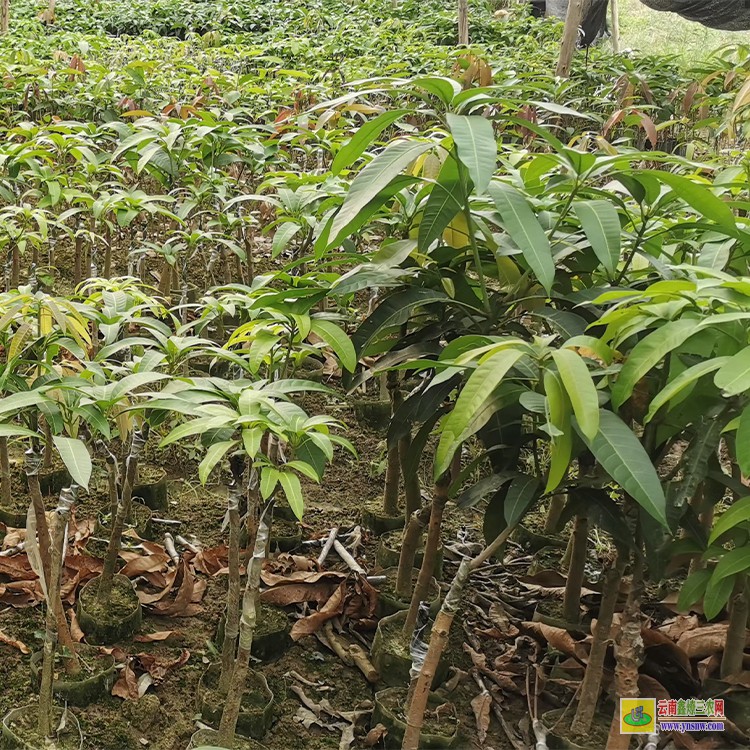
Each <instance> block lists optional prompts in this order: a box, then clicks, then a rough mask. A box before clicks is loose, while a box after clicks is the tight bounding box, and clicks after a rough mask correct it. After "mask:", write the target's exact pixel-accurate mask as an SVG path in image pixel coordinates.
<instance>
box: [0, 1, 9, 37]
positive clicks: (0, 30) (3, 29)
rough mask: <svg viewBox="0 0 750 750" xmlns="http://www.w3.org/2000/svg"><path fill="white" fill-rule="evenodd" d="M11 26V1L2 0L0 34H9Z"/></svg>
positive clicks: (0, 3) (0, 2)
mask: <svg viewBox="0 0 750 750" xmlns="http://www.w3.org/2000/svg"><path fill="white" fill-rule="evenodd" d="M9 25H10V0H0V34H7V33H8V26H9Z"/></svg>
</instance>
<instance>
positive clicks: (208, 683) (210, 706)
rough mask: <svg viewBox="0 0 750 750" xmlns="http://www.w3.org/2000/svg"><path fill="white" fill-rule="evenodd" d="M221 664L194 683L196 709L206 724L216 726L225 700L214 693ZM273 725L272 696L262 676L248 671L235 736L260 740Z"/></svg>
mask: <svg viewBox="0 0 750 750" xmlns="http://www.w3.org/2000/svg"><path fill="white" fill-rule="evenodd" d="M220 674H221V664H211V665H209V667H208V669H207V670H206V671H205V672H204V673H203V674H202V675H201V679H200V682H199V683H198V709H199V710H200V712H201V718H202V719H203V721H204V722H205V723H206V724H211V725H212V726H214V727H218V726H219V722H220V721H221V712H222V710H223V709H224V703H225V702H226V696H224V695H221V694H220V693H219V692H218V689H217V688H218V686H219V676H220ZM272 723H273V693H272V692H271V689H270V688H269V687H268V683H267V682H266V678H265V676H264V675H263V673H262V672H256V671H255V670H252V669H251V670H250V671H249V672H248V675H247V684H246V687H245V692H244V693H243V694H242V703H241V704H240V713H239V717H238V718H237V732H238V733H239V734H241V735H242V736H243V737H251V738H252V739H254V740H260V739H263V737H264V736H265V734H266V732H267V731H268V730H269V729H270V727H271V724H272Z"/></svg>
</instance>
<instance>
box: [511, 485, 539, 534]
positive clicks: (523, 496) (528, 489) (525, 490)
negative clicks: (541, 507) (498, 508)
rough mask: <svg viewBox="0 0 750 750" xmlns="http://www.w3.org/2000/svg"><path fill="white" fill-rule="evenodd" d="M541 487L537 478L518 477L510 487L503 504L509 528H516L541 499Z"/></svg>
mask: <svg viewBox="0 0 750 750" xmlns="http://www.w3.org/2000/svg"><path fill="white" fill-rule="evenodd" d="M540 489H541V485H540V484H539V480H537V478H536V477H532V476H530V475H522V476H520V477H516V478H515V479H514V480H513V481H512V482H511V483H510V486H509V487H508V494H507V495H506V496H505V503H504V504H503V515H504V516H505V523H506V525H507V526H515V525H516V524H517V523H518V522H519V521H520V520H521V519H522V518H523V517H524V515H526V513H527V512H528V510H529V508H531V506H532V505H533V504H534V502H535V501H536V499H537V498H538V497H539V493H540Z"/></svg>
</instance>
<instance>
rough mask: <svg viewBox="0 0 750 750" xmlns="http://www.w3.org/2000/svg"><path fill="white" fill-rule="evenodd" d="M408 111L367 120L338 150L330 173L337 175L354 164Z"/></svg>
mask: <svg viewBox="0 0 750 750" xmlns="http://www.w3.org/2000/svg"><path fill="white" fill-rule="evenodd" d="M410 112H412V110H410V109H395V110H393V111H391V112H383V113H382V114H380V115H378V116H377V117H375V118H373V119H372V120H368V121H367V122H366V123H364V125H362V126H361V127H360V128H359V129H358V130H357V132H356V133H355V134H354V135H353V136H352V137H351V138H350V139H349V140H348V141H347V142H346V143H345V144H344V145H343V146H342V147H341V148H340V149H339V151H338V153H337V154H336V156H335V157H334V159H333V163H332V164H331V172H332V173H333V174H338V173H339V172H340V171H341V170H342V169H346V168H347V167H350V166H351V165H352V164H354V162H355V161H357V159H359V157H360V156H362V154H363V153H364V152H365V149H366V148H367V147H368V146H370V145H371V144H372V143H373V142H374V141H375V139H376V138H377V137H378V136H379V135H380V134H381V133H382V132H383V131H384V130H385V129H386V128H387V127H389V126H390V125H393V123H394V122H396V120H400V119H401V118H402V117H403V116H404V115H408V114H409V113H410Z"/></svg>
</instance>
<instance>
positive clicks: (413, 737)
mask: <svg viewBox="0 0 750 750" xmlns="http://www.w3.org/2000/svg"><path fill="white" fill-rule="evenodd" d="M585 343H588V344H590V343H592V342H590V341H588V339H586V340H582V339H580V338H579V339H571V340H569V341H567V342H566V343H565V344H564V345H562V346H559V347H556V346H552V345H551V344H550V342H549V341H545V340H543V339H536V340H532V341H531V342H527V341H524V340H522V339H514V338H510V337H494V338H493V337H487V338H486V339H485V340H484V341H481V340H480V341H478V340H477V337H467V339H466V340H464V341H462V340H461V339H458V340H456V341H455V342H453V344H452V345H450V346H449V347H447V348H446V351H445V352H444V353H443V354H444V355H446V354H447V355H449V356H445V358H441V359H440V360H438V362H437V364H438V367H439V369H440V370H441V373H440V375H439V376H438V378H436V379H439V378H445V377H446V376H447V375H450V374H452V373H453V372H464V373H466V372H468V373H469V374H468V377H467V379H466V382H465V383H464V385H463V387H462V388H461V390H460V392H459V395H458V397H457V399H456V402H455V405H454V406H453V409H452V410H451V411H450V412H449V413H448V414H447V415H446V416H445V417H443V419H442V421H441V422H440V423H439V426H438V432H439V435H440V440H439V442H438V446H437V449H436V452H435V460H434V475H435V478H436V479H438V478H439V477H441V476H443V475H444V474H445V472H446V471H448V469H449V467H450V465H451V462H452V461H453V460H454V456H455V455H456V452H457V451H458V450H459V449H460V447H461V445H462V444H463V443H464V442H465V441H466V440H468V439H470V438H471V437H472V436H474V435H476V434H477V432H478V431H479V430H481V429H482V427H483V426H484V425H485V424H487V422H488V421H489V420H490V418H491V417H492V416H493V415H494V414H495V413H497V412H498V411H499V410H500V409H501V408H502V407H503V406H504V405H507V403H506V404H503V400H504V399H506V400H507V399H508V398H512V399H515V400H516V401H517V402H518V403H519V404H520V405H521V406H522V407H523V408H524V409H525V410H526V411H527V413H528V414H529V416H530V417H531V419H532V420H535V421H536V425H537V428H536V429H537V430H539V431H540V434H545V435H546V436H547V440H548V445H549V452H550V459H549V463H548V466H547V469H546V472H545V475H541V476H538V477H534V476H523V475H522V474H519V473H518V472H517V471H516V472H513V471H509V472H506V473H505V475H496V476H494V477H491V478H487V479H486V480H482V481H483V482H486V484H487V485H488V486H493V487H497V486H498V485H502V484H505V483H508V485H509V486H508V491H507V493H506V494H505V496H504V502H503V507H502V509H501V510H502V515H503V518H504V522H501V523H500V524H499V533H498V534H497V535H496V536H495V538H494V539H493V540H492V541H490V542H489V544H488V546H487V547H486V548H485V549H484V550H483V552H482V553H481V554H480V555H479V556H478V557H476V558H474V559H466V560H464V562H462V563H461V566H460V567H459V571H458V573H457V575H456V578H455V579H454V581H453V583H452V584H451V589H450V591H449V593H448V594H447V596H446V598H445V600H444V602H443V605H442V607H441V610H440V613H439V615H438V617H437V619H436V621H435V625H434V627H433V630H432V636H431V639H430V645H429V649H428V653H427V656H426V657H425V659H424V662H423V664H422V666H421V670H420V671H419V676H418V677H417V679H416V680H415V681H414V682H413V684H412V690H411V696H410V704H409V709H408V721H407V732H406V734H405V737H404V745H403V747H404V748H407V749H408V750H414V748H416V747H417V746H418V742H419V734H420V730H421V726H422V721H423V715H424V710H425V707H426V705H427V704H426V702H427V696H428V693H429V686H430V684H431V682H432V679H433V677H434V673H435V668H436V665H437V663H438V660H439V657H440V654H441V653H442V650H443V649H444V647H445V644H446V642H447V638H448V634H449V630H450V626H451V623H452V620H453V617H454V616H455V613H456V611H457V609H458V607H459V605H460V603H461V596H462V592H463V589H464V587H465V586H466V583H467V581H468V578H469V576H470V574H471V573H472V572H473V571H474V570H476V569H477V568H478V567H480V566H481V565H482V564H483V563H484V562H485V561H486V560H487V559H489V557H491V556H492V555H494V554H495V553H496V552H497V550H498V549H499V548H500V547H501V546H502V544H504V543H505V541H506V540H507V539H508V537H509V535H510V533H511V532H512V531H513V529H514V528H515V527H516V525H517V524H518V523H519V521H520V520H521V519H522V517H523V516H524V514H525V513H526V512H527V510H528V509H529V508H530V507H531V505H532V504H533V503H534V502H535V501H536V500H537V499H538V498H539V497H541V496H544V495H547V496H549V494H551V493H554V492H556V491H559V489H560V486H561V484H562V483H563V482H565V481H566V475H567V472H568V469H569V467H570V465H571V463H572V461H573V460H574V458H576V457H579V466H580V454H581V452H582V451H584V450H586V451H588V452H590V453H591V454H592V455H593V457H594V459H595V460H596V467H597V468H596V472H588V473H586V474H585V475H584V476H582V477H579V478H578V479H577V480H576V481H575V482H574V483H573V485H571V486H578V485H581V486H584V487H585V486H586V485H588V486H589V487H592V488H596V487H604V486H606V485H607V484H611V483H612V482H615V483H617V484H618V485H620V487H621V488H622V490H623V491H624V493H626V495H627V496H628V497H629V498H632V500H633V501H635V502H636V503H637V504H638V505H640V506H641V507H642V509H643V510H644V511H645V512H646V513H647V514H648V515H649V516H650V517H651V519H652V520H651V522H653V521H656V522H657V523H658V524H660V525H662V526H666V524H667V518H666V499H665V496H664V492H663V490H662V487H661V483H660V481H659V477H658V476H657V474H656V471H655V469H654V467H653V465H652V462H651V460H650V458H649V456H648V454H647V453H646V451H645V450H644V448H643V446H642V445H641V444H640V442H639V440H638V438H637V437H636V436H635V434H634V433H633V432H632V431H631V429H630V428H629V427H628V426H627V425H626V424H625V423H624V422H623V421H622V420H620V419H619V418H618V417H617V416H616V415H615V414H614V413H613V412H612V411H610V410H609V409H606V408H602V407H601V406H600V401H601V402H603V403H604V404H606V402H607V394H606V392H604V393H602V394H600V393H599V391H598V390H597V386H596V384H595V382H594V377H597V376H598V377H597V379H598V380H600V379H601V378H602V377H603V375H604V374H605V372H606V368H604V367H601V365H599V364H598V363H597V362H595V361H594V360H591V359H588V358H586V357H584V356H582V355H581V353H580V352H581V350H585V349H586V348H587V347H585V346H584V344H585ZM477 344H479V345H478V346H477ZM462 348H463V351H462ZM510 382H516V383H517V384H518V386H519V387H517V388H516V389H514V390H512V391H511V390H508V389H506V390H503V389H502V388H501V386H502V385H503V384H504V383H510ZM470 497H471V498H472V501H473V502H476V500H477V499H479V497H481V493H477V492H474V493H473V494H472V495H471V496H470ZM591 499H592V502H594V501H595V500H596V499H598V498H595V497H592V498H591ZM587 510H588V509H586V508H584V509H582V511H581V512H587ZM618 523H619V525H620V528H622V527H623V526H624V524H623V523H622V520H620V521H619V522H618ZM625 529H627V527H625ZM624 533H625V534H627V530H626V531H625V532H624ZM620 535H621V536H622V531H620ZM429 543H430V542H429V541H428V545H429ZM580 557H581V555H580V553H579V554H575V553H574V557H573V559H579V558H580ZM583 557H584V559H585V555H584V556H583ZM581 568H582V566H581ZM582 575H583V571H582V569H581V570H580V571H574V570H571V571H570V579H571V581H572V583H571V587H575V585H578V587H579V588H578V592H577V597H578V598H580V584H581V580H582ZM415 594H416V592H415ZM569 596H572V599H576V593H575V592H572V594H569ZM412 607H414V600H413V601H412ZM606 637H607V636H605V635H602V640H606ZM597 695H598V692H597ZM595 702H596V697H595V698H594V703H595Z"/></svg>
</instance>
